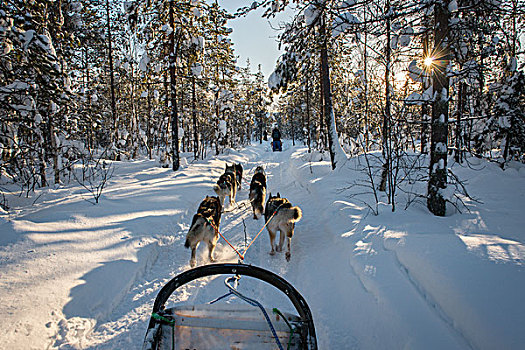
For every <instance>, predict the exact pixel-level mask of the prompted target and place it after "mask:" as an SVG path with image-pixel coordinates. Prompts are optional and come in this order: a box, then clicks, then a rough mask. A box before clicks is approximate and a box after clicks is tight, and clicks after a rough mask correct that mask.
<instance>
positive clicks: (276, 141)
mask: <svg viewBox="0 0 525 350" xmlns="http://www.w3.org/2000/svg"><path fill="white" fill-rule="evenodd" d="M272 139H273V141H272V150H273V151H274V152H275V151H279V152H281V151H282V150H283V145H282V142H281V132H280V131H279V129H277V127H275V128H273V130H272Z"/></svg>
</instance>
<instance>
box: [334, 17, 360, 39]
mask: <svg viewBox="0 0 525 350" xmlns="http://www.w3.org/2000/svg"><path fill="white" fill-rule="evenodd" d="M359 23H361V21H360V20H359V18H357V17H356V16H354V15H353V14H351V13H350V12H345V13H343V14H340V15H338V16H337V17H336V18H335V19H334V21H333V23H332V36H333V37H334V38H335V37H337V36H339V35H340V34H342V33H344V32H345V31H347V30H348V29H350V28H352V25H353V24H359Z"/></svg>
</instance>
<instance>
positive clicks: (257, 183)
mask: <svg viewBox="0 0 525 350" xmlns="http://www.w3.org/2000/svg"><path fill="white" fill-rule="evenodd" d="M249 199H250V203H251V204H252V208H253V218H254V219H255V220H258V219H259V218H260V217H261V216H262V214H263V213H264V200H265V199H266V174H265V173H264V169H263V167H262V166H258V167H257V168H255V174H253V177H252V182H251V183H250V196H249Z"/></svg>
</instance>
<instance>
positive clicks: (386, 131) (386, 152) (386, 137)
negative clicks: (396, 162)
mask: <svg viewBox="0 0 525 350" xmlns="http://www.w3.org/2000/svg"><path fill="white" fill-rule="evenodd" d="M386 13H388V14H389V13H390V1H387V4H386ZM390 24H391V18H390V14H389V15H388V16H387V18H386V48H385V61H386V62H385V111H384V113H383V138H382V143H383V159H384V163H383V170H382V172H381V182H380V184H379V191H383V192H385V191H386V185H387V181H388V179H389V173H390V163H391V159H390V156H391V153H390V148H389V142H390V125H389V124H390V120H391V111H390V107H391V101H390V55H391V48H390V40H391V38H390ZM388 201H389V203H390V202H391V201H390V195H389V196H388Z"/></svg>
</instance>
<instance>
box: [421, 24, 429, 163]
mask: <svg viewBox="0 0 525 350" xmlns="http://www.w3.org/2000/svg"><path fill="white" fill-rule="evenodd" d="M429 22H430V19H429V18H428V16H427V15H424V18H423V24H424V26H425V30H426V32H425V34H424V36H423V58H426V57H429V56H430V43H429V33H428V25H429ZM429 86H430V82H429V79H428V78H426V77H425V78H424V80H423V86H422V89H423V92H425V91H426V90H427V89H428V88H429ZM428 113H429V112H428V103H426V102H423V104H422V105H421V153H422V154H427V153H428V121H429V114H428Z"/></svg>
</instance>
